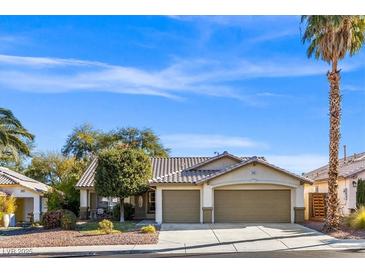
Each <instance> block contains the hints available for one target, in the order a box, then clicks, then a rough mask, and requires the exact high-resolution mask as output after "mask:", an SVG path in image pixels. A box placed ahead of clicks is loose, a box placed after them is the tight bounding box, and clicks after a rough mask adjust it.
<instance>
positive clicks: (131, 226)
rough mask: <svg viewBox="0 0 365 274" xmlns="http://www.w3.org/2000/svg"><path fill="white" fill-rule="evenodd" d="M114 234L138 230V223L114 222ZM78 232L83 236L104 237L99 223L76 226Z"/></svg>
mask: <svg viewBox="0 0 365 274" xmlns="http://www.w3.org/2000/svg"><path fill="white" fill-rule="evenodd" d="M113 226H114V229H113V232H112V233H121V232H128V231H134V230H136V222H132V221H125V222H124V223H120V222H113ZM76 230H78V231H79V232H80V233H82V234H90V235H103V234H105V233H103V232H102V231H100V230H99V229H98V222H85V223H82V224H78V225H77V226H76Z"/></svg>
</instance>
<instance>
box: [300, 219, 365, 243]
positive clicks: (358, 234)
mask: <svg viewBox="0 0 365 274" xmlns="http://www.w3.org/2000/svg"><path fill="white" fill-rule="evenodd" d="M303 225H304V226H306V227H309V228H311V229H314V230H317V231H320V232H323V231H322V227H323V222H314V221H306V222H305V223H304V224H303ZM326 234H327V235H329V236H332V237H335V238H337V239H365V229H353V228H351V227H349V226H347V225H345V224H342V225H341V226H340V228H339V229H338V230H337V231H333V232H329V233H326Z"/></svg>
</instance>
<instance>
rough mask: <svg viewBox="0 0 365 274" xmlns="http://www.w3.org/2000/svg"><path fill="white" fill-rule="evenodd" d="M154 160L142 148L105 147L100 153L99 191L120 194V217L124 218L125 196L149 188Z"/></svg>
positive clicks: (98, 170)
mask: <svg viewBox="0 0 365 274" xmlns="http://www.w3.org/2000/svg"><path fill="white" fill-rule="evenodd" d="M151 176H152V168H151V162H150V159H149V157H148V155H147V154H146V153H145V152H144V151H143V150H141V149H130V148H124V149H116V148H112V149H105V150H103V151H101V152H100V153H99V155H98V166H97V168H96V173H95V185H94V187H95V191H96V193H97V194H98V195H100V196H104V197H119V200H120V221H121V222H124V198H126V197H129V196H133V195H137V194H139V193H141V192H144V191H146V190H147V189H148V179H150V178H151Z"/></svg>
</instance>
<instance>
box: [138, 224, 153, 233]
mask: <svg viewBox="0 0 365 274" xmlns="http://www.w3.org/2000/svg"><path fill="white" fill-rule="evenodd" d="M141 232H142V233H156V228H155V227H154V226H153V225H147V226H143V227H141Z"/></svg>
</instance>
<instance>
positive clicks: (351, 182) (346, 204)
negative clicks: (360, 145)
mask: <svg viewBox="0 0 365 274" xmlns="http://www.w3.org/2000/svg"><path fill="white" fill-rule="evenodd" d="M305 177H307V178H309V179H311V180H313V181H314V184H313V185H306V187H305V207H306V208H307V210H306V212H305V217H306V219H311V218H312V217H313V215H315V206H314V205H313V204H312V202H311V200H310V196H311V195H313V194H317V193H322V194H324V195H325V194H326V193H327V192H328V183H327V180H328V165H325V166H323V167H320V168H318V169H315V170H313V171H311V172H308V173H307V174H305ZM359 179H363V180H364V179H365V152H363V153H356V154H354V155H352V156H350V157H346V158H342V159H340V160H339V174H338V197H339V200H340V210H341V213H342V214H343V215H348V214H350V213H351V212H352V211H353V210H355V209H356V191H357V182H358V180H359ZM312 208H313V210H310V209H312Z"/></svg>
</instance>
